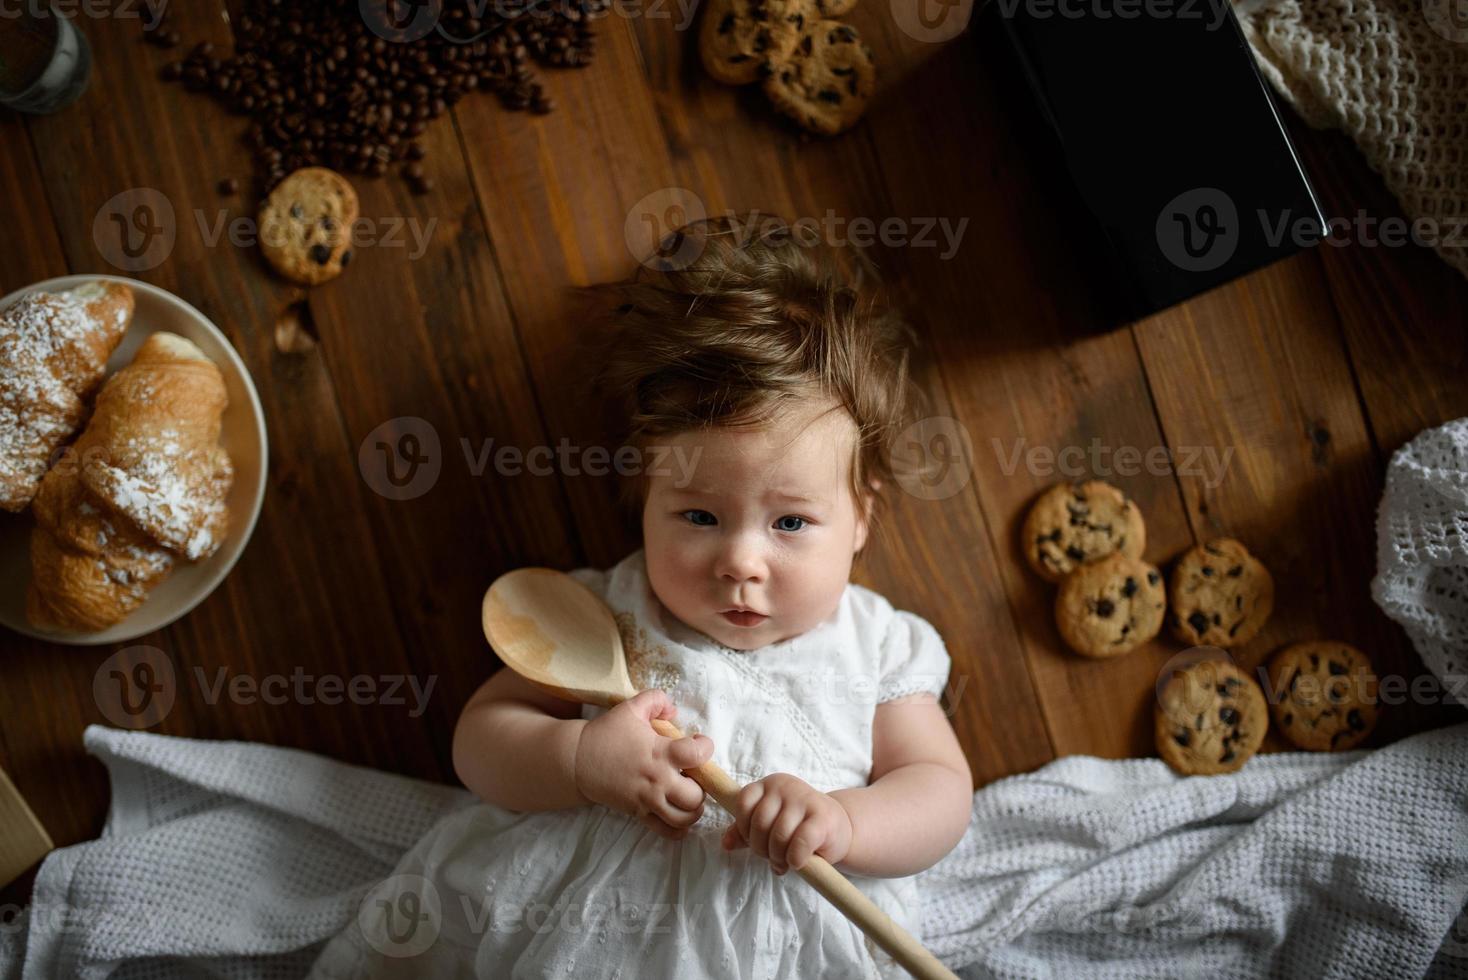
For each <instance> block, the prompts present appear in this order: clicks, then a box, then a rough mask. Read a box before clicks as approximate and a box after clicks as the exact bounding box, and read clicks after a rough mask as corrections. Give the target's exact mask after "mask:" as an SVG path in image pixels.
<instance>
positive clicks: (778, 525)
mask: <svg viewBox="0 0 1468 980" xmlns="http://www.w3.org/2000/svg"><path fill="white" fill-rule="evenodd" d="M786 521H799V522H800V523H798V524H796V525H795V526H794V527H790V526H789V525H788V524H786V523H785V522H786ZM809 523H810V521H808V520H806V519H805V518H804V517H797V516H795V515H794V514H786V515H785V516H784V517H782V518H780V519H779V520H777V521H775V529H776V530H779V531H799V530H802V529H803V528H804V527H805V526H806V525H807V524H809Z"/></svg>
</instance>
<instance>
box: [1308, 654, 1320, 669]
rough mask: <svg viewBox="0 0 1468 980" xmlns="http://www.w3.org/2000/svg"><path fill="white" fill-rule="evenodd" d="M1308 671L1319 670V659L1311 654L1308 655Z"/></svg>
mask: <svg viewBox="0 0 1468 980" xmlns="http://www.w3.org/2000/svg"><path fill="white" fill-rule="evenodd" d="M1310 669H1311V670H1319V669H1320V658H1319V657H1318V656H1316V655H1315V654H1313V653H1312V654H1310Z"/></svg>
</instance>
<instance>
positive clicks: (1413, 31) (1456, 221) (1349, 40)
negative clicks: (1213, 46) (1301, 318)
mask: <svg viewBox="0 0 1468 980" xmlns="http://www.w3.org/2000/svg"><path fill="white" fill-rule="evenodd" d="M1461 7H1462V3H1461V2H1460V0H1238V2H1236V3H1235V4H1234V10H1235V12H1236V13H1237V14H1238V16H1239V21H1240V24H1241V26H1242V27H1243V29H1244V35H1245V37H1247V38H1248V40H1249V44H1250V46H1251V47H1252V48H1253V50H1254V55H1255V58H1256V60H1257V61H1258V63H1259V68H1260V71H1261V72H1262V73H1263V74H1264V75H1265V76H1266V77H1267V78H1268V79H1269V80H1270V82H1271V83H1272V84H1273V85H1274V87H1275V89H1276V90H1277V91H1278V92H1279V93H1280V94H1281V95H1282V96H1284V98H1285V99H1286V100H1287V101H1288V102H1289V103H1290V104H1291V105H1293V106H1294V107H1295V108H1296V109H1297V110H1298V111H1299V113H1300V115H1301V116H1302V117H1303V118H1304V119H1305V121H1306V122H1308V123H1309V124H1310V125H1312V126H1315V127H1317V128H1333V129H1340V130H1342V131H1343V132H1345V133H1347V134H1348V135H1349V136H1350V137H1351V138H1352V139H1353V140H1355V142H1356V145H1357V146H1359V147H1360V149H1361V152H1362V153H1363V154H1365V156H1366V160H1367V162H1368V163H1369V164H1370V165H1371V167H1372V168H1373V169H1375V170H1376V171H1377V172H1379V173H1380V174H1381V175H1382V178H1383V179H1384V180H1385V182H1386V186H1387V188H1388V189H1389V190H1390V191H1391V192H1392V194H1393V195H1395V196H1396V198H1397V201H1398V202H1399V203H1400V204H1401V206H1402V210H1403V211H1404V212H1405V213H1406V215H1407V216H1408V217H1409V218H1411V219H1418V218H1424V219H1433V220H1434V221H1435V222H1436V228H1435V229H1434V230H1431V231H1430V232H1429V231H1428V230H1427V228H1426V226H1424V229H1423V234H1422V236H1421V237H1422V238H1423V239H1424V243H1427V244H1432V245H1433V247H1434V248H1435V249H1436V250H1437V252H1438V254H1439V255H1441V256H1442V257H1443V258H1444V259H1446V260H1447V261H1448V263H1449V264H1450V265H1452V266H1453V267H1454V268H1456V269H1457V270H1458V271H1459V272H1462V273H1463V274H1465V275H1468V226H1465V225H1464V222H1465V221H1468V129H1465V126H1464V118H1465V115H1468V104H1465V96H1468V19H1465V18H1464V17H1463V16H1462V15H1461V14H1457V15H1455V13H1454V11H1455V8H1461ZM1327 217H1331V216H1330V215H1327ZM1340 217H1346V218H1352V216H1349V215H1342V216H1340ZM1373 217H1376V218H1378V219H1380V218H1381V217H1382V216H1380V215H1376V216H1373ZM1373 233H1374V232H1373ZM1429 235H1430V237H1431V239H1432V240H1431V241H1426V239H1428V237H1429Z"/></svg>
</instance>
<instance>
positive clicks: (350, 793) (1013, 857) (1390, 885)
mask: <svg viewBox="0 0 1468 980" xmlns="http://www.w3.org/2000/svg"><path fill="white" fill-rule="evenodd" d="M85 743H86V746H87V749H88V751H90V752H91V753H92V754H94V755H96V756H97V757H98V758H100V759H101V760H102V761H103V762H104V763H105V764H106V765H107V767H108V770H109V772H110V774H111V778H112V790H113V795H112V804H111V808H110V812H109V816H108V822H107V825H106V827H105V829H104V832H103V835H102V837H101V838H100V839H98V840H96V841H90V842H87V843H83V844H78V845H75V846H72V847H67V848H62V849H60V850H57V851H54V852H52V854H51V855H50V856H49V857H47V859H46V861H45V862H44V864H43V865H42V868H41V871H40V873H39V875H38V879H37V882H36V888H35V895H34V902H33V904H32V905H31V906H28V907H27V908H26V909H24V910H22V911H20V912H19V914H17V911H16V910H15V909H13V908H12V909H8V910H0V978H4V980H11V978H16V977H24V978H26V980H32V978H34V980H41V978H46V980H50V978H59V977H67V978H72V977H76V978H82V980H93V978H101V977H112V978H119V980H129V978H169V980H180V978H193V977H230V978H260V980H276V978H295V977H299V976H301V975H302V974H304V973H305V971H306V969H307V967H308V965H309V964H310V962H311V961H312V959H313V958H314V956H315V954H316V951H317V950H318V949H319V948H320V945H321V944H322V943H323V942H324V940H325V939H326V938H327V937H329V936H331V935H333V934H334V933H335V932H337V931H338V930H340V929H343V928H354V927H355V926H354V923H355V920H356V912H357V908H358V905H359V904H360V902H361V901H362V899H363V898H364V896H366V895H367V893H368V891H369V890H370V889H371V888H372V887H373V886H374V885H376V884H377V883H379V882H380V881H382V880H383V879H384V878H386V877H388V876H389V875H391V874H392V872H393V869H394V865H395V862H396V860H397V858H398V856H399V855H401V854H402V853H403V852H405V851H406V850H407V849H408V848H409V847H410V846H411V845H412V843H413V842H414V841H416V840H417V839H418V838H419V837H420V836H421V835H422V834H424V833H425V832H426V831H427V830H428V828H429V827H430V826H431V825H432V824H433V823H434V822H435V821H436V820H438V819H439V818H441V817H443V816H445V815H446V814H448V813H451V812H453V811H454V810H456V809H457V808H459V807H462V806H465V805H468V804H470V803H472V802H473V799H472V797H470V795H469V794H468V793H467V792H465V791H464V790H460V789H453V788H449V787H445V786H441V785H437V784H433V783H427V782H422V781H418V780H411V779H406V778H404V777H401V776H394V775H388V774H384V773H379V772H374V771H372V770H369V769H363V768H360V767H355V766H348V765H344V764H342V763H338V762H334V761H332V760H329V759H326V758H323V757H321V756H317V755H312V754H309V753H304V752H300V751H298V750H293V749H282V748H275V747H271V746H267V745H259V744H251V743H243V742H223V741H203V740H194V739H184V738H175V737H168V736H161V735H152V734H148V733H142V732H126V731H121V730H117V729H110V728H104V727H100V726H96V725H93V726H91V727H89V728H88V729H87V730H86V733H85ZM790 880H791V881H793V882H798V883H799V886H800V887H808V886H806V885H805V884H804V882H803V881H800V879H798V878H795V877H794V876H791V879H790ZM922 884H923V890H924V896H925V897H924V901H925V914H926V921H927V928H926V930H925V934H924V937H923V938H924V940H925V941H926V942H927V943H928V944H929V946H930V948H932V949H933V951H934V952H936V953H937V954H938V955H939V956H941V957H942V958H943V959H944V960H945V961H946V962H947V963H949V964H950V965H951V966H952V967H954V968H955V969H956V970H958V971H959V972H960V974H961V975H962V976H964V977H989V976H1000V977H1037V978H1038V977H1070V976H1084V977H1086V978H1088V980H1101V978H1107V977H1116V978H1125V980H1135V978H1139V977H1158V978H1164V977H1165V978H1168V980H1172V978H1176V977H1188V976H1196V977H1208V978H1228V977H1239V978H1244V977H1248V978H1254V977H1265V976H1273V977H1280V978H1289V980H1296V978H1302V977H1342V978H1346V977H1350V978H1355V977H1421V976H1433V977H1468V929H1465V926H1468V917H1464V919H1461V920H1458V922H1457V925H1456V927H1455V919H1457V918H1458V916H1459V914H1460V912H1461V911H1462V909H1463V907H1464V902H1465V898H1468V724H1464V725H1457V726H1454V727H1451V728H1446V729H1441V730H1439V731H1436V732H1430V733H1427V734H1425V735H1419V736H1416V737H1413V738H1409V739H1405V740H1403V741H1401V742H1398V743H1396V744H1394V745H1391V746H1388V747H1387V748H1383V749H1379V750H1377V751H1375V752H1360V751H1358V752H1351V753H1343V754H1339V755H1309V754H1284V755H1280V754H1275V755H1267V756H1260V757H1256V758H1255V759H1253V760H1251V761H1250V762H1249V764H1248V765H1247V766H1245V767H1244V769H1243V770H1242V771H1240V772H1238V773H1235V774H1233V775H1228V776H1214V777H1202V778H1192V779H1183V778H1180V777H1178V776H1176V775H1174V774H1173V773H1172V772H1171V771H1170V770H1168V769H1167V768H1166V766H1164V765H1163V764H1162V763H1161V762H1159V761H1157V760H1147V759H1141V760H1128V761H1103V760H1100V759H1094V758H1090V757H1086V756H1072V757H1069V758H1065V759H1061V760H1058V761H1056V762H1054V763H1052V764H1050V765H1048V766H1045V767H1044V768H1042V769H1040V770H1038V771H1037V772H1034V773H1030V774H1027V775H1023V776H1015V777H1011V778H1009V779H1005V780H1001V781H999V782H997V783H994V784H991V785H990V786H987V787H985V788H984V789H982V790H980V791H979V792H978V793H976V794H975V795H974V812H973V816H972V818H971V822H970V826H969V831H968V834H967V835H966V836H965V838H964V840H963V841H962V842H961V843H960V844H959V846H958V847H957V848H956V849H955V850H954V851H953V853H952V854H950V855H949V856H948V857H947V858H945V859H944V860H943V861H942V862H940V863H939V864H938V865H936V866H935V867H934V868H932V869H930V870H929V871H928V872H925V873H924V876H923V879H922ZM678 980H698V978H678ZM797 980H804V978H797Z"/></svg>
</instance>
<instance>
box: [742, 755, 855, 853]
mask: <svg viewBox="0 0 1468 980" xmlns="http://www.w3.org/2000/svg"><path fill="white" fill-rule="evenodd" d="M738 805H739V812H738V813H736V814H735V815H734V823H733V824H732V825H731V826H730V827H729V829H728V830H726V831H725V832H724V840H723V845H724V849H725V850H734V849H736V848H739V847H744V846H746V845H747V846H748V847H749V849H750V850H752V851H754V853H756V854H758V855H759V856H760V857H764V858H769V860H770V864H771V866H773V867H774V869H775V874H778V875H782V874H784V873H785V872H786V871H788V870H790V869H791V868H794V869H795V870H797V871H799V870H800V869H801V868H803V867H805V864H806V862H807V861H809V860H810V856H811V855H812V854H819V855H820V856H821V857H823V858H825V859H826V860H827V861H829V862H831V863H832V864H835V863H836V862H837V861H840V860H841V859H842V858H844V857H845V856H846V852H847V851H849V850H851V833H852V830H851V815H850V814H848V813H847V812H846V808H845V807H844V806H842V805H841V804H840V802H839V801H837V800H836V799H834V798H832V797H830V796H827V795H826V794H825V793H822V792H820V791H818V790H816V789H815V788H814V787H812V786H811V785H810V784H809V783H807V782H805V781H804V780H801V779H798V778H796V777H795V776H792V775H790V774H789V773H786V772H777V773H772V774H771V775H769V776H766V777H765V778H764V779H761V780H759V781H757V782H753V783H750V784H749V785H748V786H746V787H744V788H743V789H741V790H740V791H739V800H738Z"/></svg>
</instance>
